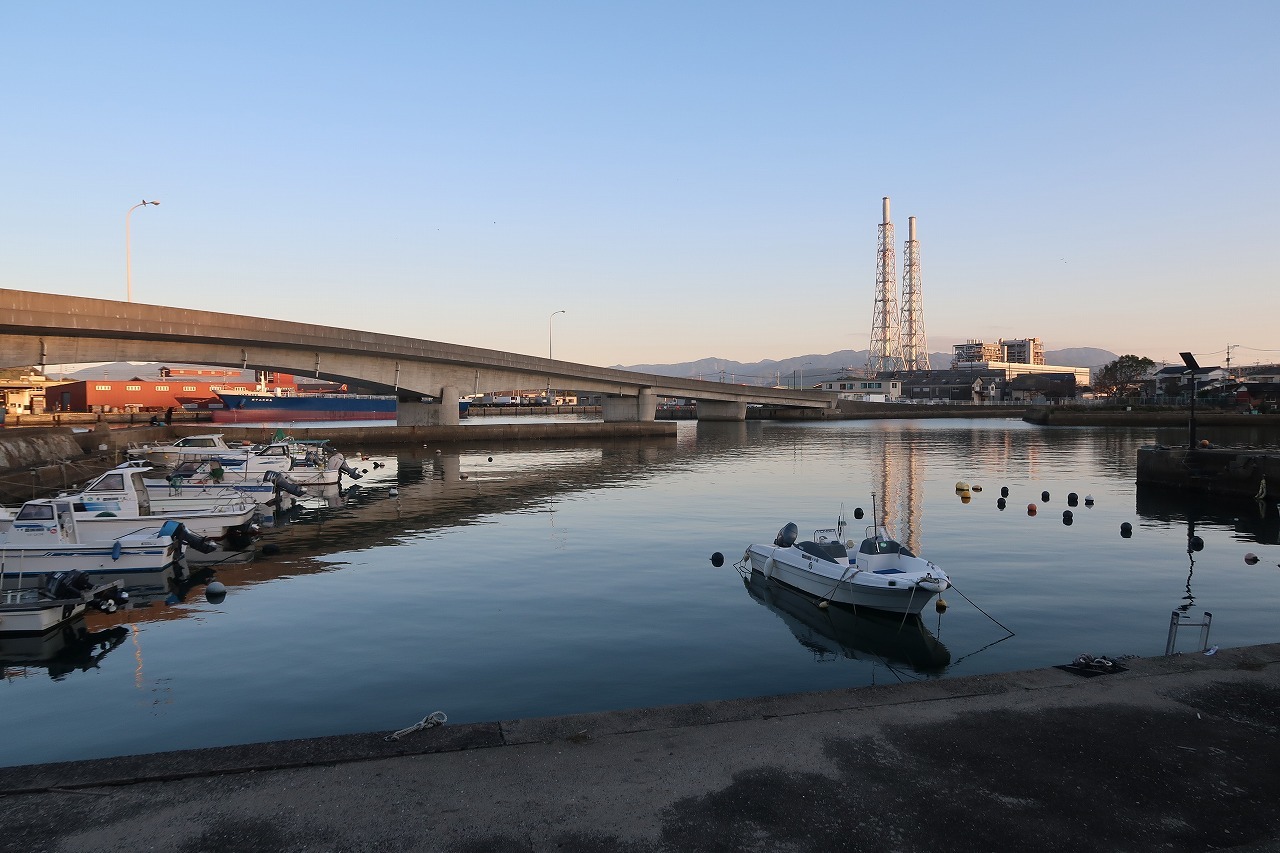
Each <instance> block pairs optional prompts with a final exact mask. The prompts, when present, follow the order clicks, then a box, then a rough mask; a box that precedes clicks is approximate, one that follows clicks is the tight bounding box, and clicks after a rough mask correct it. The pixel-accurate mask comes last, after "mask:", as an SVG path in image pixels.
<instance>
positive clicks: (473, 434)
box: [173, 421, 676, 451]
mask: <svg viewBox="0 0 1280 853" xmlns="http://www.w3.org/2000/svg"><path fill="white" fill-rule="evenodd" d="M173 431H174V433H175V434H177V435H199V434H202V433H210V432H218V433H222V434H223V436H225V437H226V439H227V440H228V441H254V442H258V441H264V440H269V439H271V437H272V436H274V435H275V433H276V428H275V427H264V426H243V427H242V426H235V425H234V424H201V425H199V426H180V427H179V426H175V427H174V428H173ZM284 432H286V433H287V434H288V435H290V436H292V437H293V438H296V439H299V440H307V439H322V438H327V439H329V441H330V442H331V443H332V444H333V445H334V446H336V447H337V448H338V449H340V450H343V451H346V450H348V449H351V448H353V447H356V446H360V447H366V446H368V447H373V446H379V445H383V446H392V445H398V444H399V445H404V444H409V445H413V444H417V445H422V444H430V443H439V444H464V443H468V442H470V443H475V442H485V443H493V442H499V441H550V440H574V439H609V438H674V437H675V434H676V425H675V424H674V423H672V422H670V421H647V422H646V421H631V422H626V423H604V422H602V421H574V422H569V423H563V422H560V423H546V422H542V423H507V424H477V423H470V424H464V425H460V426H423V427H401V426H369V427H332V428H325V429H313V428H308V427H305V426H294V427H289V428H287V429H285V430H284Z"/></svg>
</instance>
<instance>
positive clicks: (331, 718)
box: [0, 420, 1280, 765]
mask: <svg viewBox="0 0 1280 853" xmlns="http://www.w3.org/2000/svg"><path fill="white" fill-rule="evenodd" d="M1202 432H1203V430H1202ZM1183 437H1184V436H1183V434H1182V432H1181V431H1176V430H1175V431H1161V430H1156V429H1114V428H1058V429H1046V428H1042V427H1034V426H1030V425H1027V424H1024V423H1022V422H1021V421H1013V420H981V421H873V422H831V423H816V422H815V423H797V424H785V423H772V422H749V423H745V424H698V423H695V422H682V423H680V424H679V426H678V433H677V436H676V438H675V439H674V440H672V439H667V440H646V441H605V442H599V443H574V444H555V443H551V444H548V443H542V442H535V443H524V444H519V445H494V446H492V447H483V448H478V447H475V446H469V447H466V448H462V449H459V448H457V447H447V446H446V447H439V448H436V447H421V448H414V449H412V450H408V449H399V450H395V451H391V452H389V453H381V454H380V453H378V452H377V451H374V450H372V449H360V448H346V447H343V448H340V449H341V450H343V451H344V452H346V453H347V455H348V457H352V456H359V455H361V451H362V450H363V453H364V455H367V456H368V458H367V459H362V460H361V461H360V465H361V467H364V468H367V469H369V473H368V475H367V476H366V477H365V479H364V480H362V481H361V487H360V488H358V489H355V490H351V491H347V492H346V493H345V494H343V495H336V494H334V495H330V496H328V498H327V499H325V498H324V497H320V496H317V497H314V498H308V499H306V500H305V501H304V502H303V504H301V505H300V506H298V507H296V508H295V509H294V510H293V511H291V513H290V514H289V515H288V516H285V517H281V518H279V519H277V520H276V521H277V523H276V524H275V525H274V526H271V527H268V528H266V530H265V533H264V536H263V539H262V542H260V543H259V546H260V550H261V546H262V545H264V544H272V545H275V546H277V547H278V548H279V553H277V554H274V555H273V556H269V557H267V556H262V555H261V553H259V556H258V557H257V558H256V559H255V560H253V561H252V562H249V563H245V564H237V565H227V566H222V567H219V568H218V569H217V578H218V580H220V581H222V582H223V583H224V584H226V585H227V587H228V589H229V593H228V595H227V597H226V599H225V601H223V602H222V603H220V604H217V605H213V604H209V603H208V602H206V601H205V599H204V597H203V591H202V590H203V588H202V587H201V586H199V585H197V586H196V587H194V588H193V589H191V590H189V591H188V592H187V593H186V594H185V596H184V597H182V598H180V599H179V598H178V597H177V596H171V597H170V598H169V599H168V600H166V599H164V598H163V597H157V598H156V599H155V600H154V601H152V602H151V603H150V605H149V606H145V607H143V606H140V607H137V608H135V609H133V610H132V611H130V612H127V613H118V614H115V615H113V616H107V615H105V614H94V615H93V616H91V617H90V618H89V620H88V622H87V628H88V629H91V630H93V631H96V632H99V633H98V634H96V635H95V638H97V639H100V640H102V641H103V642H102V643H101V644H100V645H98V646H96V647H94V648H87V647H85V646H83V645H77V644H75V643H72V644H70V645H67V646H65V647H62V648H59V644H60V642H61V640H60V639H59V638H58V637H54V638H51V639H50V641H49V642H47V643H46V644H45V647H44V648H43V649H32V648H31V644H30V643H28V644H26V645H25V646H20V645H15V643H14V642H12V641H4V642H3V643H0V661H3V667H4V668H3V674H4V677H3V679H2V680H0V702H3V708H4V711H5V719H6V723H7V725H8V727H9V731H10V732H18V733H21V736H20V737H10V738H6V739H5V745H4V747H3V748H0V764H4V765H13V764H25V763H31V762H44V761H60V760H71V759H80V758H91V757H103V756H111V755H122V754H131V753H139V752H154V751H160V750H168V749H180V748H191V747H201V746H215V745H223V744H234V743H249V742H256V741H265V740H274V739H283V738H297V737H310V736H317V735H328V734H339V733H346V732H361V731H376V730H386V731H391V730H394V729H398V728H402V727H405V726H408V725H410V724H412V723H414V722H416V721H418V720H419V719H421V718H422V717H423V716H425V715H426V714H427V713H428V712H431V711H435V710H442V711H444V712H446V713H447V714H448V715H449V719H450V721H451V722H459V723H460V722H470V721H478V720H495V719H511V718H519V717H528V716H542V715H549V714H564V713H573V712H581V711H595V710H605V709H616V708H627V707H638V706H651V705H661V704H670V703H680V702H694V701H706V700H715V699H726V698H732V697H743V696H756V695H765V694H775V693H787V692H794V691H804V690H821V689H828V688H835V687H848V686H858V685H866V684H873V683H886V682H898V681H906V680H912V679H920V678H938V677H942V678H946V677H952V676H957V675H969V674H975V673H982V672H996V671H1006V670H1013V669H1024V668H1030V667H1041V666H1048V665H1054V664H1063V663H1068V662H1070V661H1071V660H1072V659H1073V658H1074V657H1075V656H1076V655H1078V654H1080V653H1084V652H1087V653H1091V654H1097V655H1100V654H1106V655H1111V656H1113V657H1114V656H1120V655H1156V654H1161V653H1163V651H1164V648H1165V643H1166V639H1167V635H1168V625H1169V620H1170V613H1171V611H1173V610H1175V609H1178V608H1184V609H1185V611H1186V613H1187V615H1188V617H1191V618H1193V619H1195V620H1196V621H1199V619H1200V618H1201V617H1202V616H1203V614H1204V612H1205V611H1206V610H1208V611H1211V612H1212V613H1213V627H1212V633H1211V635H1210V643H1211V644H1217V645H1222V646H1238V645H1247V644H1253V643H1264V642H1273V641H1275V640H1276V639H1277V636H1276V627H1275V626H1276V619H1275V613H1276V610H1277V606H1278V605H1280V567H1277V563H1280V545H1277V534H1278V528H1280V521H1278V520H1277V516H1276V507H1275V505H1274V504H1270V505H1268V506H1266V507H1265V508H1264V510H1263V511H1260V510H1259V508H1258V507H1257V506H1256V505H1255V504H1254V503H1252V502H1249V501H1245V502H1242V503H1238V504H1218V505H1214V504H1206V503H1203V502H1193V501H1188V500H1185V499H1179V498H1176V497H1169V496H1161V495H1147V494H1145V493H1144V494H1138V493H1137V491H1136V489H1135V486H1134V482H1133V479H1134V459H1135V452H1136V450H1137V448H1138V447H1139V446H1141V445H1142V444H1147V443H1151V442H1153V441H1162V442H1164V443H1177V442H1178V441H1180V440H1181V439H1182V438H1183ZM1209 437H1211V438H1214V439H1215V440H1218V441H1222V442H1231V441H1236V442H1239V443H1252V444H1263V443H1275V438H1276V437H1275V436H1269V435H1256V434H1252V433H1241V434H1239V435H1236V436H1231V435H1226V434H1224V435H1221V436H1218V435H1213V436H1209ZM437 450H439V451H440V452H439V453H436V451H437ZM375 463H377V465H376V466H375ZM960 480H963V481H966V482H968V483H971V484H975V485H980V486H981V487H982V491H980V492H974V493H973V495H972V498H971V500H970V501H969V502H968V503H964V502H962V501H961V499H960V498H959V497H958V496H957V494H956V492H955V484H956V482H957V481H960ZM1001 486H1007V487H1008V488H1009V490H1010V497H1009V501H1008V508H1007V509H1006V510H1004V511H1000V510H998V509H997V507H996V500H997V498H998V497H999V494H1000V487H1001ZM873 491H874V492H875V493H876V494H877V501H878V502H879V503H881V504H882V505H883V506H885V507H886V512H887V515H888V520H889V522H890V525H891V526H892V528H893V529H894V530H895V531H896V532H897V533H898V535H899V538H901V539H904V540H906V541H908V542H909V543H910V544H912V545H914V546H915V548H916V550H917V553H920V554H922V555H923V556H926V557H928V558H930V559H932V560H933V561H934V562H936V563H938V564H939V565H941V566H942V567H943V568H944V569H945V570H946V571H947V572H948V573H949V574H950V575H951V577H952V578H953V580H954V581H955V583H956V586H957V589H958V592H959V593H963V595H960V594H957V593H956V592H948V593H946V594H945V595H944V596H943V597H944V598H945V599H946V600H947V602H948V603H949V605H950V607H949V609H948V610H947V612H946V613H943V614H937V613H935V612H934V611H933V610H932V609H930V610H928V611H927V615H926V617H925V618H924V619H923V621H922V622H921V623H920V624H912V623H907V624H906V625H900V624H899V623H898V622H897V621H895V620H892V619H887V620H886V619H875V618H870V617H865V615H860V616H857V617H855V616H854V615H853V614H851V613H849V612H847V611H840V610H838V609H835V610H828V611H822V610H818V609H817V608H816V607H814V606H813V604H812V602H810V601H808V600H807V599H804V598H803V597H800V596H796V595H793V594H790V593H788V592H787V591H785V590H781V589H778V588H776V587H773V586H770V585H763V584H751V585H748V584H744V582H743V580H742V579H741V578H740V577H739V575H738V573H737V572H735V571H734V569H733V568H732V567H731V565H730V564H732V563H733V562H734V561H735V560H737V559H738V558H739V557H740V556H741V554H742V552H743V550H744V548H745V547H746V545H747V544H749V543H751V542H768V541H771V540H772V539H773V537H774V535H775V533H776V531H777V530H778V528H779V527H781V526H782V525H783V524H784V523H786V522H788V521H795V522H796V523H797V524H798V525H799V526H800V528H801V531H802V533H803V534H806V535H807V533H808V532H809V531H811V530H813V529H815V528H819V527H829V526H832V525H833V524H834V522H835V519H836V516H837V514H838V512H839V511H840V508H841V505H842V504H843V505H844V507H845V508H846V510H847V512H848V514H849V515H850V517H851V516H852V511H853V509H854V508H855V507H863V508H865V509H867V510H868V511H869V510H870V506H871V504H870V495H871V493H872V492H873ZM1042 491H1048V492H1049V493H1050V499H1049V501H1047V502H1045V501H1042V500H1041V492H1042ZM1069 492H1077V493H1079V495H1080V496H1081V498H1083V497H1084V496H1085V495H1091V496H1092V497H1093V498H1094V506H1092V507H1085V506H1084V505H1083V501H1082V502H1081V505H1080V506H1078V507H1074V508H1073V512H1074V523H1073V524H1072V525H1070V526H1066V525H1064V524H1063V521H1062V511H1063V510H1064V509H1067V508H1068V507H1067V494H1068V493H1069ZM1030 502H1034V503H1036V504H1038V505H1039V512H1038V513H1037V514H1036V515H1034V516H1031V515H1028V513H1027V510H1026V506H1027V504H1028V503H1030ZM1123 522H1130V523H1131V524H1132V525H1133V536H1132V538H1129V539H1124V538H1122V537H1121V536H1120V525H1121V524H1122V523H1123ZM863 523H865V522H863ZM855 524H858V523H855ZM1192 527H1194V531H1193V532H1194V534H1195V535H1197V536H1199V537H1201V538H1202V539H1203V541H1204V548H1203V550H1202V551H1199V552H1193V554H1192V555H1189V554H1188V549H1187V541H1188V534H1189V532H1192ZM860 533H861V526H855V527H854V528H853V531H852V534H851V535H854V536H858V535H860ZM271 550H274V549H271ZM714 551H721V552H723V553H724V555H725V557H726V564H725V566H723V567H721V568H718V569H717V568H713V567H712V565H711V563H710V561H709V559H708V558H709V556H710V555H711V553H712V552H714ZM1247 552H1253V553H1255V554H1257V555H1258V556H1259V557H1260V558H1261V559H1260V560H1259V562H1258V563H1257V564H1256V565H1253V566H1249V565H1246V564H1245V562H1244V555H1245V554H1246V553H1247ZM1192 556H1194V561H1193V560H1192ZM966 599H967V600H966ZM970 602H972V604H971V603H970ZM974 605H977V607H981V609H982V611H985V612H986V613H987V614H990V616H991V617H992V618H988V617H987V616H986V615H983V613H982V612H980V611H979V610H978V609H977V608H976V607H975V606H974ZM993 619H994V620H998V622H999V623H1000V624H996V622H995V621H993ZM1001 625H1003V626H1007V628H1008V630H1009V631H1011V632H1012V635H1010V634H1009V633H1008V632H1007V631H1006V630H1004V628H1002V627H1001ZM1197 636H1198V630H1195V629H1184V630H1183V634H1182V635H1181V637H1180V641H1179V648H1180V649H1182V650H1183V651H1184V652H1190V651H1191V650H1192V649H1193V648H1194V643H1195V641H1196V639H1197ZM24 655H25V657H23V656H24Z"/></svg>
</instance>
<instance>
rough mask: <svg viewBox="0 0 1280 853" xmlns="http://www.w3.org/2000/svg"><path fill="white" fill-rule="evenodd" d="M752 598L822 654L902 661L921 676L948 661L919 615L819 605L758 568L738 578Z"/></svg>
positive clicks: (939, 669)
mask: <svg viewBox="0 0 1280 853" xmlns="http://www.w3.org/2000/svg"><path fill="white" fill-rule="evenodd" d="M742 583H743V585H744V586H745V587H746V588H747V592H748V593H750V595H751V597H752V598H754V599H755V600H756V601H758V602H759V603H760V604H763V605H764V606H765V607H767V608H769V609H770V610H772V611H773V612H774V613H775V614H777V616H778V618H780V619H781V620H782V621H783V622H785V623H786V624H787V627H788V628H790V629H791V633H793V634H795V637H796V639H797V640H799V641H800V645H802V646H804V647H805V648H807V649H809V650H811V651H812V652H814V654H815V655H818V656H820V657H821V658H823V659H827V657H828V656H830V657H831V658H832V659H835V658H840V657H845V658H850V659H852V660H866V661H874V662H880V663H884V664H886V665H888V666H889V667H890V668H893V667H894V666H895V665H906V666H908V667H910V668H911V669H912V670H914V671H916V672H918V673H922V674H925V675H929V674H935V675H936V674H941V673H942V672H943V671H944V670H945V669H946V668H947V665H948V664H950V663H951V652H949V651H948V650H947V647H946V646H944V645H943V644H942V643H941V642H939V641H938V639H937V638H936V637H934V636H933V634H931V633H929V629H927V628H926V627H925V626H924V622H923V621H922V620H921V619H920V617H919V616H907V617H906V618H905V619H904V618H903V616H902V614H893V613H882V612H877V611H874V610H870V609H868V608H865V607H863V608H859V609H856V610H855V609H854V608H852V607H845V606H843V605H839V604H834V603H832V604H830V605H828V606H827V607H818V601H817V599H815V598H811V597H810V596H807V595H805V594H804V593H801V592H797V591H795V590H793V589H790V588H788V587H785V586H782V585H781V584H778V583H776V582H774V581H771V580H768V579H766V578H765V577H763V576H762V575H760V574H759V573H758V572H752V573H751V574H750V575H748V576H747V577H744V578H743V579H742Z"/></svg>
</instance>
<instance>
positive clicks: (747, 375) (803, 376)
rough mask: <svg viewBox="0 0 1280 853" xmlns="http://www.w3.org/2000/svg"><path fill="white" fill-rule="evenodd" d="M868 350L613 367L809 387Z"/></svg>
mask: <svg viewBox="0 0 1280 853" xmlns="http://www.w3.org/2000/svg"><path fill="white" fill-rule="evenodd" d="M869 355H870V353H869V352H868V351H867V350H848V349H846V350H840V351H839V352H833V353H827V354H826V355H820V354H810V355H799V356H795V357H793V358H786V359H782V360H781V361H771V360H768V359H766V360H765V361H756V362H750V363H745V362H741V361H732V360H730V359H726V358H700V359H698V360H697V361H682V362H679V363H676V364H628V365H622V364H615V365H613V366H614V367H616V368H618V369H619V370H636V371H639V372H641V373H655V374H657V375H658V376H678V377H680V378H682V379H709V380H712V381H717V380H721V379H722V380H723V381H725V382H740V383H745V384H747V385H760V384H768V385H785V386H798V385H801V384H804V385H812V384H814V383H815V382H825V381H827V380H830V379H834V378H836V377H837V376H840V375H842V374H844V373H846V372H848V371H849V369H851V368H852V369H854V370H861V369H862V367H863V366H865V365H866V363H867V357H868V356H869ZM951 355H952V354H951V353H949V352H934V353H929V366H930V367H931V368H932V369H933V370H946V369H947V368H949V367H951ZM1117 358H1119V356H1117V355H1116V354H1115V353H1113V352H1109V351H1107V350H1104V349H1097V348H1096V347H1076V348H1074V349H1059V350H1048V351H1046V352H1045V354H1044V360H1045V363H1046V364H1056V365H1061V366H1062V367H1100V366H1102V365H1104V364H1107V363H1108V362H1112V361H1115V360H1116V359H1117Z"/></svg>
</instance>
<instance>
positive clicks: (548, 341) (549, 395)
mask: <svg viewBox="0 0 1280 853" xmlns="http://www.w3.org/2000/svg"><path fill="white" fill-rule="evenodd" d="M567 313H569V312H568V311H552V312H551V316H550V317H548V318H547V361H550V360H551V321H552V320H554V319H555V316H556V315H557V314H567ZM547 405H548V406H550V405H551V377H550V376H548V377H547Z"/></svg>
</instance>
